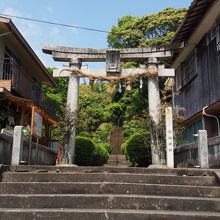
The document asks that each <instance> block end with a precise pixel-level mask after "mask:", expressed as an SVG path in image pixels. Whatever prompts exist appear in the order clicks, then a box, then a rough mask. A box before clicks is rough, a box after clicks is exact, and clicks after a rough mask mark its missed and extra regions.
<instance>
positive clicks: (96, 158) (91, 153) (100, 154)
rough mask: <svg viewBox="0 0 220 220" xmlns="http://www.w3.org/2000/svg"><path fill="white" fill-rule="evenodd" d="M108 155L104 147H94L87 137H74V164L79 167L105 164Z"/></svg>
mask: <svg viewBox="0 0 220 220" xmlns="http://www.w3.org/2000/svg"><path fill="white" fill-rule="evenodd" d="M108 158H109V153H108V151H107V149H106V148H105V146H102V145H101V144H99V145H95V144H94V143H93V142H92V140H91V139H89V138H87V137H81V136H78V137H76V151H75V163H76V164H77V165H79V166H101V165H103V164H105V163H106V162H107V160H108Z"/></svg>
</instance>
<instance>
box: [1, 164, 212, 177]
mask: <svg viewBox="0 0 220 220" xmlns="http://www.w3.org/2000/svg"><path fill="white" fill-rule="evenodd" d="M4 169H6V170H8V171H11V172H57V173H59V172H78V173H137V174H138V173H144V174H169V175H178V176H182V175H186V176H213V175H214V172H212V171H210V170H206V169H182V168H179V169H168V168H162V169H155V168H141V167H104V166H101V167H77V166H76V167H72V166H33V165H30V166H28V165H27V166H21V165H20V166H5V168H4Z"/></svg>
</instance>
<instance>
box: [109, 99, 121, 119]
mask: <svg viewBox="0 0 220 220" xmlns="http://www.w3.org/2000/svg"><path fill="white" fill-rule="evenodd" d="M108 108H109V111H110V113H111V118H112V120H113V121H114V122H115V121H117V119H118V118H121V117H122V115H123V108H122V105H121V104H120V103H117V102H115V103H112V104H109V107H108Z"/></svg>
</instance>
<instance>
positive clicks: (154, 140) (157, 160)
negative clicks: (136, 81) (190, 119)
mask: <svg viewBox="0 0 220 220" xmlns="http://www.w3.org/2000/svg"><path fill="white" fill-rule="evenodd" d="M147 67H148V69H149V70H150V71H151V70H152V71H155V72H158V65H157V58H154V57H150V58H148V60H147ZM148 102H149V115H150V117H151V119H152V122H153V125H152V126H157V125H158V123H159V119H160V107H161V106H160V105H161V102H160V89H159V80H158V76H150V77H148ZM158 142H159V141H158V137H157V134H155V130H154V129H153V128H152V130H151V154H152V165H162V158H161V157H162V154H161V152H160V149H158V148H159V146H158Z"/></svg>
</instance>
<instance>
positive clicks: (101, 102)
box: [77, 84, 111, 135]
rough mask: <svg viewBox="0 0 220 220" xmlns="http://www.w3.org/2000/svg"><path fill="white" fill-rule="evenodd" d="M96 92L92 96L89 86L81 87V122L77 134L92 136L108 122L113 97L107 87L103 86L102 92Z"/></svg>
mask: <svg viewBox="0 0 220 220" xmlns="http://www.w3.org/2000/svg"><path fill="white" fill-rule="evenodd" d="M94 86H95V91H94V93H93V95H91V91H90V87H89V85H80V91H81V93H80V99H79V121H78V127H77V134H79V135H80V134H81V133H82V132H84V133H88V134H92V133H94V132H96V131H97V129H98V128H99V126H100V125H101V124H103V123H106V122H108V120H109V118H110V113H109V111H108V108H107V107H108V105H109V104H110V103H111V96H110V95H109V94H108V92H107V89H108V87H107V86H106V85H103V88H102V92H101V93H100V92H98V91H96V89H97V87H98V85H96V84H95V85H94Z"/></svg>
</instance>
